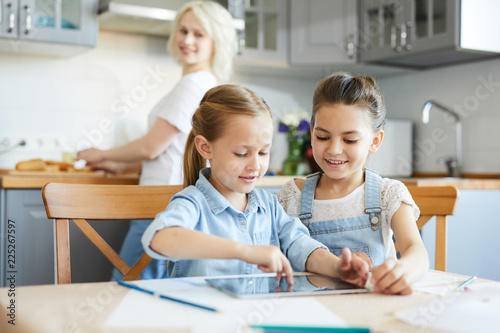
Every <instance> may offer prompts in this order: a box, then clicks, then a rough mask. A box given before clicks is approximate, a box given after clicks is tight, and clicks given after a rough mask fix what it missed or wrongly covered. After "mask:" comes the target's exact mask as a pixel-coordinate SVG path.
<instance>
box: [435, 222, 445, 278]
mask: <svg viewBox="0 0 500 333" xmlns="http://www.w3.org/2000/svg"><path fill="white" fill-rule="evenodd" d="M436 270H438V271H443V272H445V271H446V216H436Z"/></svg>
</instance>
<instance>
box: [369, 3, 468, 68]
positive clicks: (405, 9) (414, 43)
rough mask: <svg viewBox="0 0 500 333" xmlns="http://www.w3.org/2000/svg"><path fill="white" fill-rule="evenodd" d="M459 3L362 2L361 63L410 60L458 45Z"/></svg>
mask: <svg viewBox="0 0 500 333" xmlns="http://www.w3.org/2000/svg"><path fill="white" fill-rule="evenodd" d="M459 15H460V4H459V2H458V1H457V0H396V1H384V0H361V2H360V16H361V17H360V33H361V36H360V40H362V42H360V46H361V48H360V49H361V52H360V60H361V61H377V60H384V59H390V58H398V57H408V56H412V55H413V54H416V53H423V52H428V51H433V50H436V49H440V48H446V47H452V46H453V45H458V44H457V43H458V33H459V20H458V17H460V16H459Z"/></svg>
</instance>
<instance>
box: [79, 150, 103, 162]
mask: <svg viewBox="0 0 500 333" xmlns="http://www.w3.org/2000/svg"><path fill="white" fill-rule="evenodd" d="M76 160H85V161H87V165H89V166H90V164H91V163H98V162H102V161H104V152H103V151H102V150H100V149H96V148H89V149H85V150H82V151H79V152H78V153H77V154H76Z"/></svg>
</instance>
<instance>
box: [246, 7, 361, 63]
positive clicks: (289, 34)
mask: <svg viewBox="0 0 500 333" xmlns="http://www.w3.org/2000/svg"><path fill="white" fill-rule="evenodd" d="M244 5H245V40H246V42H245V48H244V49H243V50H242V52H241V55H240V56H239V58H238V59H237V61H238V63H240V64H254V65H270V66H274V67H290V65H311V64H314V65H331V64H338V63H342V64H349V63H354V62H356V58H357V56H356V47H355V44H356V41H357V40H356V38H357V36H356V32H357V22H358V21H357V16H358V13H357V1H352V0H335V1H332V0H308V1H303V0H291V1H289V0H244Z"/></svg>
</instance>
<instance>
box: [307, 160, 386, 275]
mask: <svg viewBox="0 0 500 333" xmlns="http://www.w3.org/2000/svg"><path fill="white" fill-rule="evenodd" d="M320 177H321V174H320V173H316V174H312V175H310V176H308V177H307V179H306V180H305V181H304V185H303V187H302V198H301V209H300V215H299V216H300V218H301V220H302V222H303V223H304V224H305V225H306V226H307V228H308V229H309V232H310V234H311V237H313V238H314V239H316V240H317V241H319V242H321V243H323V244H325V245H326V246H328V248H329V249H330V252H332V253H333V254H335V255H336V256H339V255H340V254H342V249H343V248H344V247H348V248H350V249H351V251H352V252H365V253H366V254H367V255H368V256H369V257H370V258H372V259H373V261H374V262H373V265H374V266H377V265H380V264H382V263H383V262H384V261H385V245H384V238H383V236H382V225H381V222H380V221H381V217H380V212H381V208H380V176H379V175H377V174H376V173H375V172H373V171H371V170H369V169H366V171H365V212H366V214H365V215H361V216H354V217H349V218H343V219H331V220H326V221H315V222H309V219H310V218H311V216H312V214H313V210H312V208H313V201H314V193H315V191H316V184H317V182H318V179H319V178H320ZM334 216H335V212H332V217H334Z"/></svg>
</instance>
